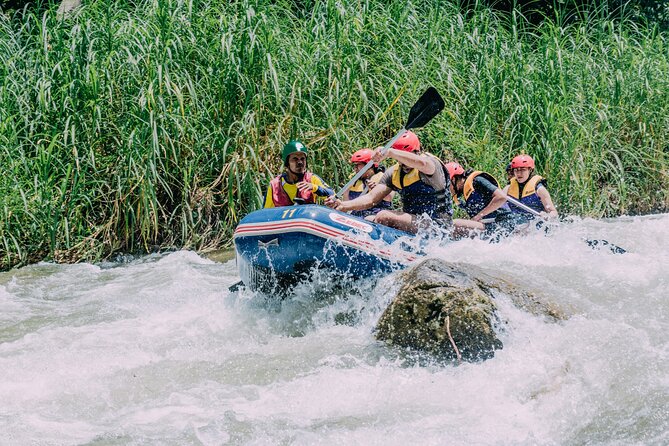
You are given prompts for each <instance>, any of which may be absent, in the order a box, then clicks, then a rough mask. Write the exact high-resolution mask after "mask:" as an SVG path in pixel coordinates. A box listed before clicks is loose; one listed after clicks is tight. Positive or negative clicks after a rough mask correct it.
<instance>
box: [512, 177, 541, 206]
mask: <svg viewBox="0 0 669 446" xmlns="http://www.w3.org/2000/svg"><path fill="white" fill-rule="evenodd" d="M541 180H543V177H542V176H540V175H534V176H533V177H532V178H530V179H529V180H527V182H526V183H525V187H524V188H523V196H522V197H521V196H520V192H519V191H520V185H519V184H518V180H516V179H515V178H511V183H510V184H509V190H508V191H507V192H506V193H507V194H508V195H509V196H510V197H513V198H515V199H517V200H518V199H520V198H523V197H527V196H528V195H532V194H534V193H536V191H537V184H538V183H539V182H540V181H541Z"/></svg>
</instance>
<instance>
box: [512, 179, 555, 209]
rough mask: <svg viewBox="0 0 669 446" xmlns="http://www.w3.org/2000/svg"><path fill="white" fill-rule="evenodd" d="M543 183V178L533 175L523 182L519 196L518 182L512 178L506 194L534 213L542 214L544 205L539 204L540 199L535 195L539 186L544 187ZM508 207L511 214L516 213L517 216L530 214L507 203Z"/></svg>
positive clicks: (519, 186) (519, 187)
mask: <svg viewBox="0 0 669 446" xmlns="http://www.w3.org/2000/svg"><path fill="white" fill-rule="evenodd" d="M544 181H545V180H544V179H543V177H541V176H539V175H534V176H533V177H532V178H530V179H529V180H527V181H526V182H525V184H524V185H523V188H522V194H521V185H520V184H519V183H518V180H516V179H515V178H512V179H511V183H509V190H508V191H507V192H506V193H507V195H509V196H510V197H513V198H515V199H516V200H518V201H520V202H521V203H523V204H524V205H526V206H528V207H530V208H532V209H534V210H535V211H537V212H543V211H545V210H546V209H545V208H544V204H543V203H542V202H541V198H539V196H538V195H537V189H538V188H539V185H541V184H543V185H544V186H545V183H544ZM521 195H522V196H521ZM509 207H510V208H511V210H512V211H513V212H517V213H519V214H530V213H529V212H527V211H526V210H525V209H522V208H520V207H518V206H516V205H515V204H513V203H509Z"/></svg>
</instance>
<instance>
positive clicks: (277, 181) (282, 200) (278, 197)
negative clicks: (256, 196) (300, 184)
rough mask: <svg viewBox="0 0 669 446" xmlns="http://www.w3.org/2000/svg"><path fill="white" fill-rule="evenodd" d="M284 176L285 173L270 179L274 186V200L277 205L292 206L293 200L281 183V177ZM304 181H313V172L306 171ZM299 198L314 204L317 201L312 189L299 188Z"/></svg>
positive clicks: (271, 185) (271, 184)
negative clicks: (303, 189)
mask: <svg viewBox="0 0 669 446" xmlns="http://www.w3.org/2000/svg"><path fill="white" fill-rule="evenodd" d="M282 178H283V174H281V175H279V176H277V177H276V178H274V179H273V180H272V181H270V183H269V185H270V187H271V188H272V201H273V202H274V206H275V207H280V206H292V205H293V204H295V203H293V200H291V199H290V197H289V196H288V193H287V192H286V191H285V190H284V188H283V185H282V184H281V179H282ZM302 181H306V182H307V183H311V172H306V173H305V174H304V178H303V179H302ZM296 197H297V198H302V199H303V200H304V201H305V203H308V204H313V203H315V200H314V194H313V192H312V191H311V189H308V190H305V191H301V190H299V189H298V190H297V196H296Z"/></svg>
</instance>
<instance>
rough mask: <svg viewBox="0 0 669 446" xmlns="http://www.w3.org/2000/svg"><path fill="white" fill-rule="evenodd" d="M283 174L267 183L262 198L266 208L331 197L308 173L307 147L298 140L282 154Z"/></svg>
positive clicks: (287, 146)
mask: <svg viewBox="0 0 669 446" xmlns="http://www.w3.org/2000/svg"><path fill="white" fill-rule="evenodd" d="M281 158H282V159H283V165H284V168H285V169H284V172H283V173H282V174H281V175H278V176H277V177H276V178H274V179H273V180H272V181H270V183H269V188H268V189H267V195H266V196H265V207H266V208H273V207H279V206H291V205H293V204H295V203H296V202H297V203H299V204H313V203H316V202H322V201H323V199H324V198H325V197H328V196H330V195H334V191H333V190H332V189H330V188H329V187H328V186H327V185H326V184H325V182H324V181H323V180H322V179H321V178H320V177H319V176H318V175H316V174H314V173H311V172H309V171H308V170H307V147H306V146H305V145H304V144H302V143H301V142H300V141H296V140H291V141H288V144H286V145H285V146H283V151H282V152H281Z"/></svg>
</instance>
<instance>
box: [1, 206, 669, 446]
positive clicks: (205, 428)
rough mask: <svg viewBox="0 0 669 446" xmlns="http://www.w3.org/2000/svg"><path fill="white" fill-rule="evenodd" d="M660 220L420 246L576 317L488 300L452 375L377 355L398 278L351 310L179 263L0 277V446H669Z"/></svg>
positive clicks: (383, 351) (665, 264) (191, 261)
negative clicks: (484, 328) (266, 291)
mask: <svg viewBox="0 0 669 446" xmlns="http://www.w3.org/2000/svg"><path fill="white" fill-rule="evenodd" d="M668 223H669V215H656V216H649V217H635V218H631V217H629V218H628V217H624V218H619V219H615V220H609V221H594V220H578V221H575V222H574V223H572V224H570V225H564V226H562V227H560V228H558V229H557V230H556V231H554V232H553V234H552V236H550V237H544V236H540V235H531V236H527V237H524V238H515V239H508V240H504V241H502V242H501V243H499V244H488V243H485V242H481V241H471V240H467V241H461V242H457V243H452V244H450V245H445V246H440V247H436V246H435V247H429V248H428V254H429V255H430V256H434V257H439V258H442V259H445V260H449V261H457V262H461V263H462V264H463V267H464V268H466V264H475V265H478V266H480V267H483V268H485V269H487V270H488V271H490V272H492V273H495V274H497V275H500V276H503V277H505V278H507V279H509V280H512V281H513V282H514V283H516V284H519V285H523V286H525V287H527V288H528V289H530V290H534V291H538V292H540V293H541V294H542V295H544V296H546V298H547V299H549V300H550V301H552V302H555V303H557V304H559V305H560V306H562V307H564V308H568V310H569V312H570V313H571V314H572V316H571V317H570V318H569V319H568V320H566V321H564V322H561V323H557V324H555V323H548V322H546V321H545V320H544V319H542V318H540V317H536V316H532V315H530V314H528V313H526V312H524V311H522V310H519V309H517V308H515V307H514V306H513V305H511V304H510V302H508V301H506V300H504V299H502V300H500V301H499V302H498V305H499V311H500V314H501V316H502V318H503V319H504V320H505V321H506V324H505V329H504V330H503V331H502V332H501V333H500V336H501V339H502V341H503V343H504V349H503V350H500V351H498V352H497V353H496V355H495V357H494V358H493V359H491V360H489V361H486V362H484V363H480V364H463V365H460V366H457V367H455V366H443V365H437V364H435V365H431V366H415V365H410V364H408V363H407V362H406V361H404V360H403V359H401V356H400V355H398V354H397V352H396V351H394V350H393V349H391V348H389V347H386V346H384V345H382V344H380V343H378V342H377V341H375V340H374V334H373V329H374V326H375V324H376V322H377V320H378V318H379V317H380V315H381V313H382V311H383V310H384V309H385V308H386V307H387V305H388V303H389V302H390V300H391V299H392V297H393V295H394V293H395V292H396V290H397V288H398V286H399V283H398V281H397V280H396V279H397V276H396V275H390V276H387V277H385V278H383V279H382V280H380V281H378V282H376V283H372V282H362V283H358V284H357V287H356V288H355V289H354V290H353V292H350V293H347V294H342V293H341V292H339V293H338V292H337V291H336V290H335V291H334V292H327V293H325V292H323V290H327V289H329V286H330V285H331V284H330V283H328V282H327V278H324V277H320V276H317V275H316V276H314V278H313V281H311V282H310V283H305V284H302V285H300V286H299V287H298V288H297V289H296V291H295V296H294V297H293V298H292V299H290V300H284V301H276V300H272V299H268V298H267V297H266V296H262V295H259V294H253V293H250V292H248V291H245V290H244V289H242V290H241V291H239V292H234V293H231V292H229V291H228V286H230V285H231V284H233V283H235V282H236V281H237V280H238V276H237V272H236V267H235V264H234V261H231V262H226V263H223V264H220V263H214V262H211V261H209V260H206V259H203V258H201V257H199V256H198V255H196V254H194V253H191V252H177V253H172V254H169V255H162V256H148V257H145V258H141V259H135V260H133V261H130V262H126V263H116V264H103V265H88V264H80V265H53V264H38V265H33V266H29V267H26V268H22V269H19V270H14V271H10V272H6V273H0V432H2V441H0V443H3V444H48V445H69V444H72V445H75V444H77V445H79V444H95V445H103V444H104V445H117V444H118V445H120V444H124V445H125V444H156V443H158V444H179V445H182V444H205V445H218V444H257V445H266V444H297V445H306V444H315V443H319V444H347V445H348V444H361V445H363V444H364V445H375V444H378V445H381V444H383V445H388V444H390V445H404V444H435V445H436V444H445V443H451V444H495V445H497V444H527V445H530V444H532V445H535V444H644V445H647V444H651V445H652V444H657V445H660V444H667V443H669V421H668V420H669V375H668V373H667V370H668V369H667V364H669V361H668V360H669V334H668V333H669V322H668V320H667V318H668V315H669V300H668V299H667V296H668V295H669V279H668V277H669V249H667V248H669V236H668V235H667V234H666V228H667V225H668ZM584 237H586V238H603V239H606V240H609V241H611V242H613V243H615V244H617V245H619V246H622V247H624V248H625V249H627V250H628V252H627V253H626V254H624V255H614V254H612V253H611V252H609V251H608V250H606V249H602V250H599V251H598V250H593V249H592V248H590V247H589V246H588V245H587V244H586V243H584V242H583V238H584Z"/></svg>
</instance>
